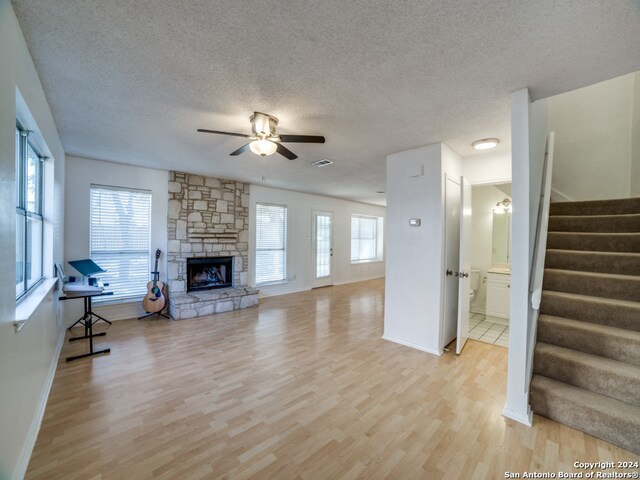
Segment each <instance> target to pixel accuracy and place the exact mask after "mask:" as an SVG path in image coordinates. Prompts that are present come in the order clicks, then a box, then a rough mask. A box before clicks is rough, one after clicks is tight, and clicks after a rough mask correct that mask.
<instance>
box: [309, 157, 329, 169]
mask: <svg viewBox="0 0 640 480" xmlns="http://www.w3.org/2000/svg"><path fill="white" fill-rule="evenodd" d="M332 163H333V162H332V161H331V160H329V159H328V158H323V159H322V160H317V161H315V162H311V165H315V166H316V167H326V166H327V165H331V164H332Z"/></svg>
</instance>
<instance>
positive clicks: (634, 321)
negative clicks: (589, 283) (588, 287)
mask: <svg viewBox="0 0 640 480" xmlns="http://www.w3.org/2000/svg"><path fill="white" fill-rule="evenodd" d="M540 313H541V314H544V315H554V316H557V317H565V318H579V319H580V320H582V321H585V322H591V323H597V324H599V325H608V326H611V327H618V328H624V329H627V330H634V331H640V303H638V302H629V301H624V300H612V299H610V298H601V297H593V296H589V295H579V294H575V293H566V292H552V291H548V290H544V291H543V292H542V302H541V303H540Z"/></svg>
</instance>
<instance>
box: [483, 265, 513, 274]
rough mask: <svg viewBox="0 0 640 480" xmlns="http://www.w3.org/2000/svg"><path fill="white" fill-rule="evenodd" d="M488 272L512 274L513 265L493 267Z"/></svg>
mask: <svg viewBox="0 0 640 480" xmlns="http://www.w3.org/2000/svg"><path fill="white" fill-rule="evenodd" d="M487 273H500V274H502V275H510V274H511V267H491V268H490V269H489V270H487Z"/></svg>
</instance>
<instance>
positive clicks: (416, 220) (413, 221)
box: [409, 218, 422, 227]
mask: <svg viewBox="0 0 640 480" xmlns="http://www.w3.org/2000/svg"><path fill="white" fill-rule="evenodd" d="M421 223H422V222H421V221H420V219H419V218H410V219H409V225H411V226H412V227H419V226H420V224H421Z"/></svg>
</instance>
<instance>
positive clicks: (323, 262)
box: [312, 211, 333, 288]
mask: <svg viewBox="0 0 640 480" xmlns="http://www.w3.org/2000/svg"><path fill="white" fill-rule="evenodd" d="M312 236H313V239H312V241H313V287H314V288H315V287H326V286H327V285H332V284H333V281H332V278H331V276H332V266H333V265H332V263H333V214H332V213H331V212H319V211H314V212H313V235H312Z"/></svg>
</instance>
